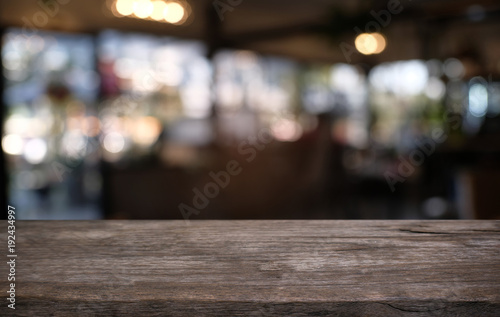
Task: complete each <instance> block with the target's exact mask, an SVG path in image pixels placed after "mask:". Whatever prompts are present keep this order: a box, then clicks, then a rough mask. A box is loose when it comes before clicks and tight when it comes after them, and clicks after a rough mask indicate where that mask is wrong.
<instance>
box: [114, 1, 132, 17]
mask: <svg viewBox="0 0 500 317" xmlns="http://www.w3.org/2000/svg"><path fill="white" fill-rule="evenodd" d="M134 2H135V1H134V0H118V1H116V4H115V7H116V11H118V13H120V14H121V15H125V16H127V15H131V14H132V13H134Z"/></svg>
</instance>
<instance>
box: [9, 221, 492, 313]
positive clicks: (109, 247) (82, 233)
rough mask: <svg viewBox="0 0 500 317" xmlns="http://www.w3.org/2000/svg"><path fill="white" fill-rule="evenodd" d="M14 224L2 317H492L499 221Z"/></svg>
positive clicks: (45, 222) (85, 222) (37, 222)
mask: <svg viewBox="0 0 500 317" xmlns="http://www.w3.org/2000/svg"><path fill="white" fill-rule="evenodd" d="M16 225H17V228H16V239H17V240H16V243H17V244H16V247H17V253H18V257H17V266H16V270H17V271H16V295H17V296H16V310H11V309H8V308H7V307H6V306H7V301H6V300H4V301H3V302H4V303H3V304H2V307H1V309H0V315H2V316H122V315H131V316H500V252H499V251H500V221H335V220H324V221H302V220H295V221H268V220H265V221H191V222H189V223H188V224H186V223H185V222H183V221H52V222H48V221H18V222H16ZM2 228H4V229H2V234H3V238H6V230H7V223H6V222H5V221H4V222H3V224H2ZM3 241H6V239H4V240H3ZM0 269H1V272H0V273H1V275H2V276H3V277H6V276H7V270H8V267H7V265H6V264H5V262H4V264H2V265H0ZM2 281H3V285H2V289H3V290H4V294H5V289H6V288H7V286H8V282H7V281H6V278H2ZM4 296H5V295H4Z"/></svg>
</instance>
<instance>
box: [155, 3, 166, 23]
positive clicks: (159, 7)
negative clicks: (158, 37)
mask: <svg viewBox="0 0 500 317" xmlns="http://www.w3.org/2000/svg"><path fill="white" fill-rule="evenodd" d="M166 6H167V4H166V3H165V2H163V1H153V13H152V14H151V19H153V20H155V21H161V20H163V12H164V11H165V7H166Z"/></svg>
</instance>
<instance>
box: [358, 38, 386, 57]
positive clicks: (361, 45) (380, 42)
mask: <svg viewBox="0 0 500 317" xmlns="http://www.w3.org/2000/svg"><path fill="white" fill-rule="evenodd" d="M354 45H355V46H356V49H357V50H358V51H359V52H360V53H361V54H363V55H371V54H379V53H382V51H383V50H384V49H385V45H386V41H385V38H384V36H383V35H382V34H380V33H362V34H360V35H358V36H357V37H356V40H355V41H354Z"/></svg>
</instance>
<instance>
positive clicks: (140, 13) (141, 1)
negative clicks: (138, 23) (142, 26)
mask: <svg viewBox="0 0 500 317" xmlns="http://www.w3.org/2000/svg"><path fill="white" fill-rule="evenodd" d="M133 7H134V14H135V16H136V17H138V18H140V19H146V18H147V17H149V16H150V15H151V14H152V13H153V3H151V1H149V0H137V1H134V5H133Z"/></svg>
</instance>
